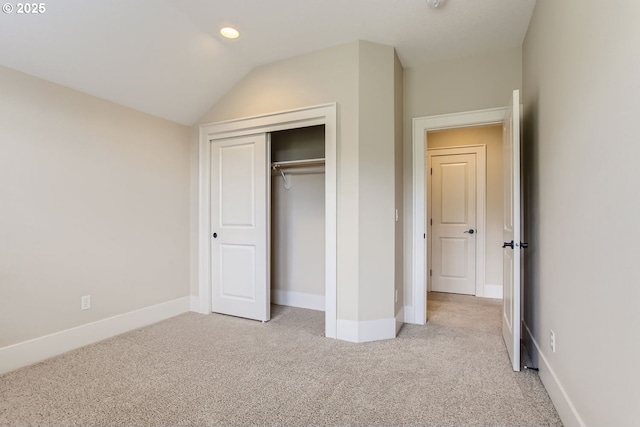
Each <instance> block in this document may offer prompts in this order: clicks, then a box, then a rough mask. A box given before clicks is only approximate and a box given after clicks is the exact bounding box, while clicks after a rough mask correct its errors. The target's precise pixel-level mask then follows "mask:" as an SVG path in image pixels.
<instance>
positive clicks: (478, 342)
mask: <svg viewBox="0 0 640 427" xmlns="http://www.w3.org/2000/svg"><path fill="white" fill-rule="evenodd" d="M429 298H430V300H429V321H428V324H427V325H426V326H416V325H405V326H404V327H403V329H402V330H401V332H400V334H399V336H398V338H397V339H395V340H387V341H381V342H374V343H366V344H352V343H347V342H343V341H337V340H332V339H326V338H324V337H323V336H322V334H323V328H324V313H321V312H316V311H310V310H303V309H298V308H291V307H281V306H273V310H272V315H273V319H272V320H271V321H270V322H268V323H266V324H262V323H259V322H254V321H249V320H245V319H239V318H234V317H229V316H221V315H216V314H211V315H207V316H205V315H199V314H195V313H186V314H183V315H180V316H177V317H174V318H172V319H169V320H166V321H164V322H160V323H157V324H154V325H151V326H148V327H146V328H142V329H139V330H136V331H133V332H130V333H127V334H123V335H120V336H118V337H115V338H111V339H109V340H105V341H102V342H99V343H97V344H94V345H91V346H88V347H84V348H82V349H79V350H75V351H72V352H69V353H67V354H64V355H61V356H59V357H56V358H53V359H50V360H47V361H45V362H42V363H39V364H37V365H34V366H30V367H27V368H24V369H20V370H18V371H14V372H11V373H9V374H6V375H4V376H2V377H0V425H10V426H14V425H20V426H22V425H40V426H54V425H55V426H62V425H77V426H184V425H190V426H208V425H224V426H239V425H246V426H249V425H250V426H255V425H265V426H266V425H278V426H307V425H322V426H346V425H359V426H365V425H376V426H400V425H407V426H561V425H562V424H561V422H560V419H559V418H558V415H557V413H556V411H555V409H554V407H553V405H552V404H551V401H550V400H549V397H548V395H547V393H546V391H545V389H544V387H543V386H542V384H541V382H540V380H539V378H538V376H537V374H536V373H535V372H532V371H523V372H519V373H516V372H513V371H512V370H511V368H510V364H509V360H508V356H507V353H506V350H505V347H504V344H503V342H502V336H501V332H500V328H501V323H500V303H499V302H498V301H494V300H487V299H480V298H474V297H465V296H457V295H447V294H435V293H432V294H430V296H429Z"/></svg>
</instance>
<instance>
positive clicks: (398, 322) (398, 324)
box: [396, 307, 404, 336]
mask: <svg viewBox="0 0 640 427" xmlns="http://www.w3.org/2000/svg"><path fill="white" fill-rule="evenodd" d="M402 325H404V307H400V310H398V312H397V313H396V336H398V332H400V329H401V328H402Z"/></svg>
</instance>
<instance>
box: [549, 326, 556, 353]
mask: <svg viewBox="0 0 640 427" xmlns="http://www.w3.org/2000/svg"><path fill="white" fill-rule="evenodd" d="M549 332H550V334H549V344H550V345H551V351H552V352H554V353H555V352H556V333H555V332H553V331H551V330H550V331H549Z"/></svg>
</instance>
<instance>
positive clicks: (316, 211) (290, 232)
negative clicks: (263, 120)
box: [271, 125, 325, 311]
mask: <svg viewBox="0 0 640 427" xmlns="http://www.w3.org/2000/svg"><path fill="white" fill-rule="evenodd" d="M324 140H325V135H324V125H321V126H312V127H306V128H299V129H292V130H285V131H278V132H273V133H271V162H272V164H273V163H277V162H288V161H295V160H308V159H318V158H322V159H324V156H325V153H324ZM282 172H284V174H285V178H286V181H287V184H288V185H287V186H288V187H289V188H286V187H287V186H285V178H283V177H282V174H281V172H280V168H276V169H275V170H272V174H271V302H272V303H274V304H280V305H289V306H294V307H302V308H310V309H315V310H322V311H324V301H325V299H324V295H325V173H324V164H320V165H305V166H291V167H286V168H282Z"/></svg>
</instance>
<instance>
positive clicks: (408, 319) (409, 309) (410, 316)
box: [404, 305, 416, 324]
mask: <svg viewBox="0 0 640 427" xmlns="http://www.w3.org/2000/svg"><path fill="white" fill-rule="evenodd" d="M404 323H413V324H415V323H416V318H415V317H414V312H413V306H412V305H405V306H404Z"/></svg>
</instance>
